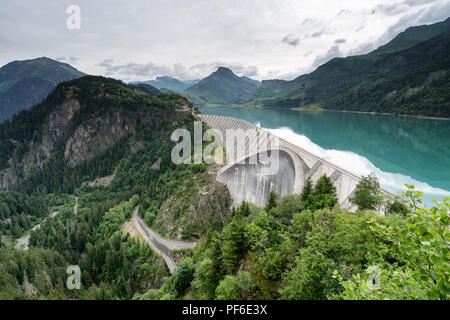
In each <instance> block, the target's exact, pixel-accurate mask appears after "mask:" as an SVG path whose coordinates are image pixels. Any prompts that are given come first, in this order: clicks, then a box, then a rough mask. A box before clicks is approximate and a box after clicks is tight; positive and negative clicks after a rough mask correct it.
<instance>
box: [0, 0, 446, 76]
mask: <svg viewBox="0 0 450 320" xmlns="http://www.w3.org/2000/svg"><path fill="white" fill-rule="evenodd" d="M0 1H1V10H0V65H4V64H6V63H8V62H10V61H13V60H24V59H31V58H36V57H40V56H46V57H49V58H53V59H58V60H60V61H65V62H68V63H70V64H72V65H74V66H75V67H77V68H78V69H80V70H81V71H83V72H86V73H90V74H102V75H107V76H111V77H115V78H119V79H122V80H124V81H134V80H147V79H153V78H155V77H156V76H161V75H169V76H174V77H178V78H180V79H183V80H186V79H197V78H202V77H204V76H207V75H208V74H209V73H211V72H213V71H215V69H216V68H217V67H218V66H227V67H230V68H231V69H233V71H235V72H236V73H238V74H239V75H247V76H251V77H253V78H255V79H260V80H261V79H273V78H281V79H293V78H295V77H296V76H298V75H300V74H303V73H306V72H310V71H312V70H314V68H316V67H317V66H318V65H320V64H322V63H324V62H326V61H328V60H330V59H331V58H334V57H338V56H339V57H344V56H348V55H354V54H362V53H367V52H370V51H371V50H373V49H375V48H376V47H378V46H379V45H381V44H384V43H386V42H388V41H389V40H391V39H392V38H393V37H395V36H396V35H397V34H398V33H400V32H401V31H403V30H405V29H406V28H407V27H409V26H413V25H420V24H429V23H434V22H438V21H442V20H445V19H446V18H447V17H448V16H450V0H389V1H385V0H340V1H336V0H327V1H325V0H311V1H310V0H128V1H123V0H120V1H119V0H112V1H111V0H109V1H106V0H83V1H76V0H69V1H66V0H58V1H55V0H39V1H29V0H0ZM70 5H76V6H78V7H79V8H80V17H81V20H80V22H81V24H80V29H72V30H71V29H69V28H68V27H67V19H68V18H69V17H70V16H71V15H70V14H68V13H67V9H68V7H69V6H70ZM71 21H73V20H71Z"/></svg>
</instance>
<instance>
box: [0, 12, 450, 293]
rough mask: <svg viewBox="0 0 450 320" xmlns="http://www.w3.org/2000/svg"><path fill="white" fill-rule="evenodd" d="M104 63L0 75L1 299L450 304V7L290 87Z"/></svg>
mask: <svg viewBox="0 0 450 320" xmlns="http://www.w3.org/2000/svg"><path fill="white" fill-rule="evenodd" d="M161 17H163V16H161ZM164 19H165V17H164ZM144 20H145V21H147V19H144ZM156 20H158V19H156ZM305 21H306V20H305ZM83 23H84V22H83ZM83 25H84V24H83ZM87 28H90V26H89V24H87ZM137 30H138V29H137ZM147 31H148V30H147ZM184 31H186V34H187V35H186V39H190V40H189V41H191V40H192V39H191V38H192V37H191V38H189V37H188V35H189V33H188V32H187V29H186V30H184ZM81 32H82V31H81V30H80V35H83V34H82V33H81ZM133 32H134V33H136V31H133ZM134 33H133V35H134ZM322 33H324V32H322ZM142 34H144V33H142ZM152 34H153V32H152ZM314 34H316V36H312V35H311V36H309V35H307V36H305V37H304V38H302V39H300V38H295V36H294V35H293V34H289V36H284V38H282V39H283V40H282V44H283V43H284V44H283V45H285V46H286V47H288V46H289V49H291V50H294V49H298V48H294V47H297V46H298V45H299V44H300V45H303V41H306V40H308V39H311V38H314V37H319V36H320V34H321V32H317V30H316V33H314ZM84 36H85V35H83V36H81V37H80V39H86V38H83V37H84ZM119 36H120V32H118V33H117V37H118V38H120V37H119ZM141 36H142V35H141V34H140V33H139V37H141ZM159 36H160V35H159V34H157V35H156V36H155V38H154V39H152V40H151V41H149V43H150V44H151V45H152V46H153V45H154V44H155V43H157V42H158V41H157V40H158V37H159ZM89 37H92V38H96V35H95V33H90V34H89ZM89 37H87V38H89ZM129 37H130V38H131V35H129ZM161 37H163V36H161ZM267 37H269V35H267ZM80 39H78V40H79V41H80V42H82V41H81V40H80ZM139 39H140V38H139ZM170 39H171V41H172V38H170ZM338 40H339V39H338ZM338 40H334V41H335V42H334V44H336V43H337V42H336V41H338ZM174 41H175V40H174ZM183 41H186V40H185V39H184V40H183ZM277 41H278V40H277ZM80 42H74V43H76V45H79V44H80ZM278 42H280V41H278ZM340 42H341V43H345V42H346V40H345V39H340ZM205 43H208V44H209V43H211V44H212V43H213V41H211V40H210V39H209V40H208V41H207V42H205ZM306 43H307V41H306ZM46 45H47V44H46ZM99 45H100V43H99ZM167 47H170V48H169V49H170V50H174V49H176V51H180V50H179V48H177V47H175V46H171V45H170V46H161V48H159V47H158V49H160V50H162V51H163V50H169V49H167ZM189 47H190V48H192V50H194V49H195V45H194V44H191V43H189ZM290 47H292V48H290ZM133 48H134V47H130V48H127V49H129V50H128V51H130V52H131V51H133V50H132V49H133ZM139 48H142V52H143V53H142V54H144V53H145V54H147V55H150V53H147V52H145V50H144V48H146V49H147V50H149V48H147V47H146V46H145V45H144V44H142V43H139ZM236 48H238V46H236V47H233V48H232V49H233V50H234V51H239V50H236ZM222 49H223V48H222ZM88 51H89V50H88ZM94 51H95V50H93V53H94ZM116 51H117V48H111V49H110V52H111V54H113V53H114V52H116ZM187 53H190V52H183V54H186V55H187ZM94 56H95V55H94ZM127 57H128V55H127ZM304 57H305V58H306V56H304ZM102 58H104V60H103V62H99V63H97V64H96V65H95V67H94V69H95V70H103V71H104V72H103V74H105V76H95V75H87V74H85V73H83V72H81V71H79V70H78V69H76V68H75V67H72V66H71V65H69V64H67V63H63V62H61V61H74V62H75V61H78V58H75V57H71V58H69V57H59V58H58V59H56V60H53V59H50V58H45V57H42V58H37V59H30V60H21V61H19V60H18V61H13V62H10V63H7V64H6V65H4V66H3V67H1V68H0V236H1V238H0V300H241V301H244V300H383V299H386V300H448V298H449V288H450V282H449V272H450V259H449V250H448V248H449V223H450V171H449V168H450V139H449V137H450V125H449V124H450V122H449V119H450V18H447V19H446V20H443V21H441V22H435V23H431V24H427V25H416V26H414V27H410V28H406V29H405V30H404V31H401V32H400V31H399V33H397V34H396V36H395V37H394V36H393V37H391V38H390V41H387V42H386V43H385V44H384V45H382V46H380V47H378V48H377V49H372V50H371V51H370V52H368V53H364V54H358V55H355V54H353V55H349V56H347V57H334V58H332V59H329V60H328V61H325V62H324V63H321V64H320V65H317V66H316V68H315V69H314V70H313V71H311V72H309V73H305V74H302V75H299V76H297V77H296V78H294V79H293V80H283V79H265V80H261V81H260V80H255V79H252V78H251V77H249V76H248V75H257V74H258V69H257V68H256V67H253V66H251V67H249V68H245V67H243V66H240V65H239V64H229V63H224V64H223V65H228V66H230V67H226V66H222V64H221V63H219V62H214V61H220V60H214V61H213V60H211V61H213V62H210V63H207V62H204V63H199V64H195V65H193V66H192V67H184V66H183V65H181V64H178V63H174V65H173V67H172V66H168V65H165V64H163V65H156V64H155V63H152V62H150V63H146V64H137V63H133V62H129V63H128V62H123V61H126V60H123V61H121V60H115V59H112V58H108V57H106V56H102ZM276 58H277V59H282V56H277V57H276ZM217 59H219V58H217ZM255 59H256V57H255ZM283 59H284V58H283ZM77 65H83V64H81V63H80V64H77ZM213 68H214V70H215V71H213V72H212V73H210V72H211V70H212V69H213ZM232 69H235V70H232ZM155 70H156V71H155ZM204 70H209V71H208V73H209V75H207V76H206V77H204V76H205V74H206V72H204ZM117 72H122V75H123V77H121V78H120V79H122V80H119V78H117V79H116V78H113V77H112V75H115V74H116V73H117ZM271 72H272V71H271ZM271 72H268V73H266V74H272V73H271ZM273 72H274V73H273V74H275V75H277V74H279V73H277V72H275V71H273ZM163 73H164V74H163ZM166 74H167V75H166ZM173 74H178V75H179V79H183V80H179V79H177V78H176V77H175V76H172V75H173ZM200 74H202V77H203V78H202V77H200V76H198V75H200ZM169 75H170V76H169ZM152 77H154V79H153V80H142V81H136V80H137V79H152ZM186 79H196V80H186ZM197 79H198V80H197ZM210 129H215V130H216V131H214V130H210ZM180 132H181V134H178V133H180ZM218 132H219V133H220V134H218ZM249 132H254V133H255V135H254V136H252V135H248V136H247V134H248V133H249ZM213 133H214V134H213ZM228 136H231V137H232V139H233V140H232V143H231V144H227V143H225V140H223V139H224V138H225V139H226V138H227V137H228ZM196 137H199V138H200V139H199V140H195V138H196ZM191 138H194V141H192V139H191ZM275 141H276V142H277V143H275ZM280 141H281V143H280ZM180 145H182V146H183V148H181V149H177V147H178V146H180ZM211 145H214V146H216V149H214V150H212V149H211V150H208V148H210V147H211ZM233 147H236V148H237V151H238V152H241V154H239V155H238V156H237V158H236V159H232V160H231V161H230V160H229V158H227V157H228V156H230V155H232V154H233V152H234V150H233V149H232V148H233ZM177 150H178V151H177ZM205 150H208V151H211V152H210V153H209V158H210V159H214V160H215V161H213V162H212V163H206V161H200V162H198V163H197V162H195V161H192V160H194V159H198V157H199V156H200V157H201V158H202V159H203V160H204V159H206V158H208V155H205V153H204V152H205ZM250 151H251V152H250ZM247 153H248V154H247ZM220 154H225V159H227V161H225V162H224V161H219V159H220V156H219V155H220ZM272 156H273V158H274V159H275V163H277V165H278V167H277V170H276V171H275V172H271V173H267V171H266V169H267V168H268V167H269V164H271V160H272V159H271V157H272ZM177 157H178V158H180V159H182V160H183V161H179V162H176V161H175V160H174V159H175V158H177ZM252 161H256V162H252ZM69 266H72V267H73V266H76V267H77V270H79V272H80V279H79V282H80V283H79V285H80V286H79V287H78V289H73V288H71V287H69V286H68V285H67V282H66V281H67V279H68V272H67V270H68V268H69ZM374 277H378V278H379V279H378V278H377V281H379V282H380V283H382V285H380V286H379V287H373V285H374V284H373V283H374Z"/></svg>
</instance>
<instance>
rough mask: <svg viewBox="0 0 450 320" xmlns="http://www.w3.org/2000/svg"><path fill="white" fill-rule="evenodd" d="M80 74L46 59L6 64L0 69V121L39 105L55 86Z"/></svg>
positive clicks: (81, 74)
mask: <svg viewBox="0 0 450 320" xmlns="http://www.w3.org/2000/svg"><path fill="white" fill-rule="evenodd" d="M83 75H84V74H83V73H82V72H80V71H78V70H77V69H75V68H73V67H72V66H70V65H68V64H66V63H61V62H58V61H54V60H52V59H49V58H45V57H43V58H37V59H33V60H25V61H14V62H11V63H8V64H7V65H5V66H3V67H2V68H0V122H2V121H3V120H5V119H8V118H10V117H11V116H12V115H14V114H16V113H17V112H19V111H20V110H24V109H29V108H31V107H32V106H33V105H35V104H37V103H39V102H41V101H42V100H43V99H44V98H45V97H46V96H47V95H48V94H49V93H50V92H51V91H52V90H53V89H54V88H55V87H56V85H57V84H58V83H60V82H63V81H68V80H72V79H75V78H79V77H81V76H83Z"/></svg>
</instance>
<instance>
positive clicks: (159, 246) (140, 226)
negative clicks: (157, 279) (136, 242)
mask: <svg viewBox="0 0 450 320" xmlns="http://www.w3.org/2000/svg"><path fill="white" fill-rule="evenodd" d="M138 213H139V206H137V207H136V208H135V209H134V211H133V217H132V220H133V223H134V225H135V226H136V229H137V230H138V231H139V233H140V234H141V236H142V237H143V238H144V239H145V241H146V242H147V243H148V244H149V245H150V247H151V248H152V249H153V250H155V251H156V252H157V253H158V254H159V255H161V256H162V257H163V258H164V261H165V262H166V264H167V267H168V268H169V271H170V273H173V272H174V271H175V269H176V267H177V264H176V262H175V259H174V258H173V257H172V250H180V249H187V250H189V249H193V248H194V247H195V246H196V245H197V244H198V242H185V241H177V240H169V239H165V238H163V237H161V236H160V235H158V234H157V233H155V232H154V231H153V230H151V229H150V228H149V227H148V226H147V225H146V224H145V222H144V220H142V218H141V217H140V216H139V214H138Z"/></svg>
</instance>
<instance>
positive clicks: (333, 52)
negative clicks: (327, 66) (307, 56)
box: [312, 44, 343, 67]
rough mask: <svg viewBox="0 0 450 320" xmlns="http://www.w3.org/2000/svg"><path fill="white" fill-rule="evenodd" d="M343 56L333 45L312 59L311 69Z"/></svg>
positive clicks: (337, 47) (337, 46) (336, 46)
mask: <svg viewBox="0 0 450 320" xmlns="http://www.w3.org/2000/svg"><path fill="white" fill-rule="evenodd" d="M342 55H343V52H342V51H341V50H340V48H339V45H337V44H336V45H334V46H332V47H331V48H330V49H328V51H327V52H325V54H322V55H318V56H316V58H315V59H314V62H313V64H312V65H313V67H318V66H321V65H322V64H324V63H326V62H328V61H330V60H331V59H334V58H337V57H341V56H342Z"/></svg>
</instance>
